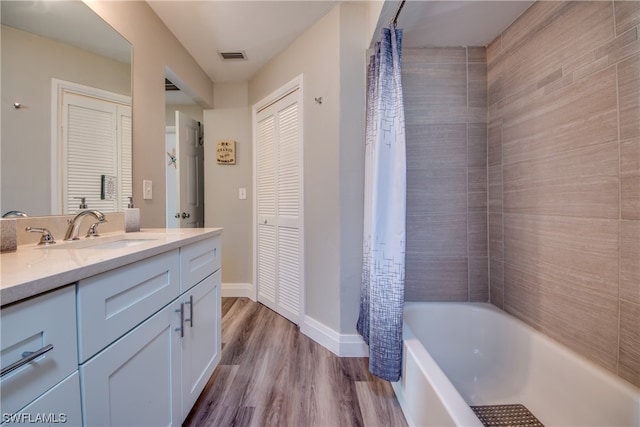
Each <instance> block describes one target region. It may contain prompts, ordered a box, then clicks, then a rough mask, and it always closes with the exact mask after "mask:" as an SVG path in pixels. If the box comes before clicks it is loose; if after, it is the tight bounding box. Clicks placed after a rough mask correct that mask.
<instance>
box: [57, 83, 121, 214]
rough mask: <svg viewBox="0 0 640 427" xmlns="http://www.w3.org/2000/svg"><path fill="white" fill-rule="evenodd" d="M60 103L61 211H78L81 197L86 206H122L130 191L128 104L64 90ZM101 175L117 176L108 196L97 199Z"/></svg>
mask: <svg viewBox="0 0 640 427" xmlns="http://www.w3.org/2000/svg"><path fill="white" fill-rule="evenodd" d="M64 107H65V108H64V110H65V136H66V137H65V138H64V139H65V141H66V142H65V144H64V145H65V146H66V150H65V152H66V156H65V160H66V168H65V170H66V171H67V174H66V177H65V185H64V187H65V191H64V206H65V213H75V212H78V211H79V210H80V208H79V206H80V198H81V197H84V198H85V199H86V204H87V207H88V208H89V209H98V210H103V211H105V212H113V211H118V210H122V207H123V206H126V202H127V201H128V199H127V197H129V196H130V195H131V132H130V131H131V109H130V107H124V106H120V105H118V104H115V103H112V102H108V101H103V100H98V99H95V98H90V97H86V96H77V95H72V94H65V96H64ZM120 152H122V154H123V156H122V161H118V158H119V157H120V156H119V153H120ZM123 171H127V172H126V173H123ZM102 175H107V176H114V177H118V178H117V182H116V189H117V191H116V195H115V197H113V198H111V199H109V198H106V199H104V200H103V199H101V189H102V188H101V183H102V180H101V178H102ZM122 203H125V205H122Z"/></svg>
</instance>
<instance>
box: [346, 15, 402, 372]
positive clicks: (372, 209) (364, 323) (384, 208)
mask: <svg viewBox="0 0 640 427" xmlns="http://www.w3.org/2000/svg"><path fill="white" fill-rule="evenodd" d="M401 46H402V30H397V29H396V28H395V27H394V26H393V25H392V26H391V27H390V28H385V29H383V34H382V40H381V41H380V42H379V43H376V52H375V55H372V56H371V59H370V61H369V69H368V73H367V123H366V148H365V200H364V234H363V240H364V242H363V255H364V259H363V271H362V288H361V292H360V314H359V317H358V323H357V330H358V333H359V334H360V335H362V337H363V339H364V340H365V342H366V343H367V344H369V371H371V373H372V374H374V375H376V376H378V377H380V378H383V379H386V380H388V381H397V380H398V379H399V378H400V371H401V364H402V310H403V307H404V257H405V234H406V230H405V229H406V227H405V210H406V181H407V178H406V176H407V174H406V150H405V131H404V105H403V100H402V83H401V79H400V52H401Z"/></svg>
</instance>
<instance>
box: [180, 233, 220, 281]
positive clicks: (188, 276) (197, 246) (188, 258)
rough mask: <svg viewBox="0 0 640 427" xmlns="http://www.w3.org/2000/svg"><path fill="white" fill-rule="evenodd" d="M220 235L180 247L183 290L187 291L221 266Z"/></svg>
mask: <svg viewBox="0 0 640 427" xmlns="http://www.w3.org/2000/svg"><path fill="white" fill-rule="evenodd" d="M220 259H221V253H220V236H214V237H212V238H210V239H206V240H201V241H199V242H196V243H192V244H190V245H187V246H185V247H183V248H181V249H180V282H181V291H180V293H182V292H185V291H187V290H188V289H190V288H192V287H193V286H194V285H196V284H197V283H199V282H200V281H202V279H204V278H205V277H207V276H208V275H210V274H211V273H213V272H214V271H216V270H218V269H219V268H220Z"/></svg>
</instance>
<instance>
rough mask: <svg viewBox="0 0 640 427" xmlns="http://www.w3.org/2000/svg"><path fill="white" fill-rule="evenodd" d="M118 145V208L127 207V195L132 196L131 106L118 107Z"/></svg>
mask: <svg viewBox="0 0 640 427" xmlns="http://www.w3.org/2000/svg"><path fill="white" fill-rule="evenodd" d="M118 141H119V144H118V146H119V147H120V148H121V153H122V156H120V159H121V165H120V174H119V176H120V203H121V205H120V206H119V207H118V210H119V211H121V210H122V209H123V208H125V207H127V204H128V203H129V197H131V196H133V177H132V176H131V171H132V170H133V164H132V160H131V158H132V156H131V107H124V106H119V107H118Z"/></svg>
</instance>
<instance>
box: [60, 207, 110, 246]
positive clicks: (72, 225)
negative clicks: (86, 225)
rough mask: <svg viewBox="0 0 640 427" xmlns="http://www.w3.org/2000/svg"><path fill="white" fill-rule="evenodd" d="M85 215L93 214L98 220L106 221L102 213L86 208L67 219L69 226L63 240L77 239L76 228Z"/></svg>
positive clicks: (77, 228) (78, 227)
mask: <svg viewBox="0 0 640 427" xmlns="http://www.w3.org/2000/svg"><path fill="white" fill-rule="evenodd" d="M87 215H93V216H94V217H95V218H96V219H97V220H98V222H106V221H107V219H106V218H105V216H104V214H103V213H102V212H100V211H97V210H88V211H82V212H80V213H79V214H78V215H76V216H75V217H74V218H73V219H71V220H69V228H67V234H65V236H64V240H78V239H79V237H78V234H79V233H78V230H79V229H80V223H82V218H84V217H85V216H87Z"/></svg>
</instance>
